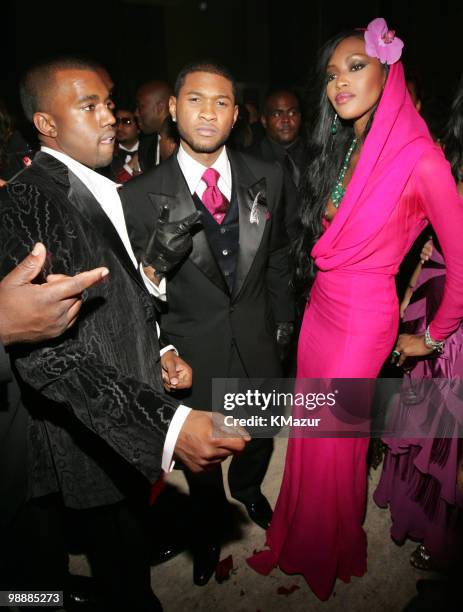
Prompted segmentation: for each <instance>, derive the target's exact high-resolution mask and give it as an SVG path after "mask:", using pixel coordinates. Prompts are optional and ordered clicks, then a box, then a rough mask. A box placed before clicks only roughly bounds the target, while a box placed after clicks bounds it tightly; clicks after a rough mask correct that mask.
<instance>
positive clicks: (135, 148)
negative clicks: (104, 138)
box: [118, 140, 140, 153]
mask: <svg viewBox="0 0 463 612" xmlns="http://www.w3.org/2000/svg"><path fill="white" fill-rule="evenodd" d="M139 142H140V141H139V140H137V142H136V143H135V144H134V145H133V147H132V148H131V149H128V148H127V147H124V145H121V144H119V145H118V146H119V149H120V150H121V151H127V152H128V153H135V152H136V151H138V145H139Z"/></svg>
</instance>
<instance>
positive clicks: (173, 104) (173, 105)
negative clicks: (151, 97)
mask: <svg viewBox="0 0 463 612" xmlns="http://www.w3.org/2000/svg"><path fill="white" fill-rule="evenodd" d="M169 113H170V116H171V117H172V121H177V98H176V97H175V96H170V98H169Z"/></svg>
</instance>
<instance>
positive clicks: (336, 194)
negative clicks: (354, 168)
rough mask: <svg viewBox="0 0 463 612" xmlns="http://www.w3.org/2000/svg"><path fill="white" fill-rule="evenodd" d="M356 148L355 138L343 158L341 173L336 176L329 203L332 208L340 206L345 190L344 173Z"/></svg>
mask: <svg viewBox="0 0 463 612" xmlns="http://www.w3.org/2000/svg"><path fill="white" fill-rule="evenodd" d="M356 146H357V137H355V138H354V140H353V141H352V143H351V145H350V147H349V149H348V151H347V153H346V157H345V158H344V161H343V164H342V168H341V172H340V173H339V176H338V180H337V181H336V184H335V186H334V188H333V191H332V192H331V201H332V202H333V206H334V207H335V208H338V207H339V204H341V200H342V198H343V197H344V194H345V193H346V188H345V187H344V185H343V184H342V183H343V181H344V177H345V176H346V172H347V169H348V167H349V162H350V158H351V157H352V153H353V152H354V150H355V147H356Z"/></svg>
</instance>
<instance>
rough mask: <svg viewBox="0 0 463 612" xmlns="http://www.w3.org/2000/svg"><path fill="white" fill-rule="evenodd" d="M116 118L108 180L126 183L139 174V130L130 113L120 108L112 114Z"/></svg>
mask: <svg viewBox="0 0 463 612" xmlns="http://www.w3.org/2000/svg"><path fill="white" fill-rule="evenodd" d="M114 116H115V117H116V146H115V148H114V156H113V161H112V162H111V174H112V176H111V177H110V178H113V180H115V181H116V182H118V183H126V182H127V181H129V180H130V179H131V178H133V177H134V176H136V175H137V174H140V172H141V169H140V164H139V163H138V146H139V134H140V129H139V127H138V125H137V120H136V119H135V114H134V113H133V112H132V111H129V110H126V109H123V108H120V109H117V110H116V111H115V112H114Z"/></svg>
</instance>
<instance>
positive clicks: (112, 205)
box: [41, 147, 191, 472]
mask: <svg viewBox="0 0 463 612" xmlns="http://www.w3.org/2000/svg"><path fill="white" fill-rule="evenodd" d="M41 150H42V151H43V152H44V153H48V154H49V155H52V156H53V157H55V158H56V159H58V160H59V161H60V162H62V163H63V164H65V165H66V166H67V167H68V168H69V169H70V170H71V171H72V172H73V173H74V174H75V175H76V176H77V178H78V179H80V180H81V181H82V182H83V183H84V185H85V186H86V187H87V188H88V189H89V191H90V192H91V193H92V195H93V196H94V198H95V199H96V201H97V202H98V204H100V206H101V208H102V209H103V210H104V212H105V213H106V216H107V217H108V219H109V220H110V221H111V223H112V224H113V226H114V228H115V230H116V231H117V233H118V234H119V237H120V239H121V240H122V243H123V244H124V246H125V249H126V251H127V253H128V254H129V257H130V259H131V260H132V262H133V265H134V267H135V268H139V270H140V273H141V275H142V278H143V281H144V283H145V285H146V288H147V289H148V291H149V292H150V293H151V294H152V295H154V296H156V297H159V296H160V294H161V296H162V294H164V295H165V279H163V280H162V281H161V283H160V286H159V288H158V287H157V286H156V285H155V284H154V283H153V282H151V281H150V279H149V278H148V277H147V276H146V274H145V273H144V271H143V266H142V265H141V264H140V266H138V263H137V260H136V258H135V254H134V252H133V249H132V245H131V244H130V240H129V235H128V232H127V226H126V223H125V218H124V212H123V209H122V202H121V199H120V197H119V194H118V192H117V189H118V187H119V186H118V185H117V183H115V182H114V181H111V180H110V179H108V178H106V177H105V176H102V175H101V174H98V172H95V171H94V170H91V169H90V168H88V167H87V166H84V165H83V164H81V163H80V162H78V161H76V160H75V159H72V158H71V157H69V155H66V154H65V153H62V152H61V151H55V150H54V149H50V148H49V147H41ZM162 284H164V286H163V287H162ZM156 327H157V331H158V336H159V326H158V325H157V323H156ZM170 350H175V348H174V347H173V346H172V345H169V346H166V347H164V348H163V349H162V350H161V355H163V354H164V353H166V352H167V351H170ZM190 410H191V409H190V408H188V407H187V406H183V405H180V406H179V407H178V408H177V410H176V411H175V413H174V416H173V417H172V421H171V422H170V425H169V429H168V430H167V435H166V439H165V442H164V448H163V452H162V464H161V467H162V469H163V470H164V471H165V472H170V471H171V470H172V469H173V467H174V462H173V461H172V456H173V454H174V449H175V444H176V442H177V438H178V435H179V433H180V430H181V429H182V427H183V423H184V422H185V419H186V417H187V416H188V414H189V413H190ZM134 443H136V440H134Z"/></svg>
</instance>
